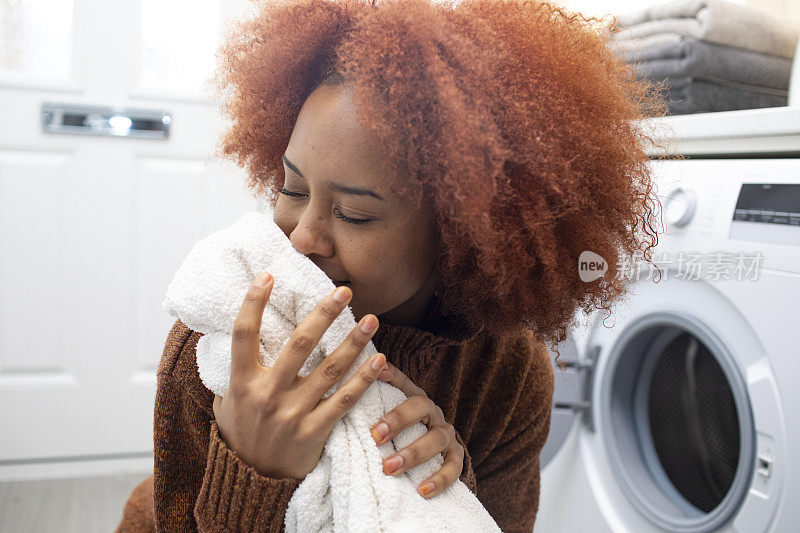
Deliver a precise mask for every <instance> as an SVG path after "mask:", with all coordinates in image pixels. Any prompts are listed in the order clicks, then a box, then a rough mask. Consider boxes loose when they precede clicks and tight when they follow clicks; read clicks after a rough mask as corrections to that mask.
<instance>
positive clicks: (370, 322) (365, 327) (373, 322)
mask: <svg viewBox="0 0 800 533" xmlns="http://www.w3.org/2000/svg"><path fill="white" fill-rule="evenodd" d="M377 325H378V319H377V318H375V317H374V316H372V315H369V316H368V317H367V318H365V319H364V321H363V322H362V323H361V331H362V332H364V333H369V332H371V331H372V330H373V329H375V326H377Z"/></svg>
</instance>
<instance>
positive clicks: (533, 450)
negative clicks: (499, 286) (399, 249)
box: [117, 315, 553, 533]
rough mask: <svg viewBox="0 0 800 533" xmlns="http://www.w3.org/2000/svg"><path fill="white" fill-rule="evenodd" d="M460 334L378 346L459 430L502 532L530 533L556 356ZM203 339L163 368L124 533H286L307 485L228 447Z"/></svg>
mask: <svg viewBox="0 0 800 533" xmlns="http://www.w3.org/2000/svg"><path fill="white" fill-rule="evenodd" d="M430 316H431V315H429V317H430ZM459 331H463V329H460V328H457V327H453V325H452V324H451V323H448V322H446V321H442V320H428V321H427V322H426V329H418V328H416V327H411V326H400V325H392V324H381V325H380V327H379V328H378V331H377V332H376V333H375V334H374V336H373V338H372V341H373V343H374V344H375V347H376V349H377V350H378V351H380V352H381V353H383V354H385V355H386V358H387V360H388V361H389V362H391V363H392V364H394V365H395V366H396V367H397V368H399V369H400V370H401V371H402V372H404V373H405V374H406V375H407V376H408V377H409V378H411V380H412V381H413V382H414V383H415V384H416V385H418V386H419V387H421V388H422V389H423V390H424V391H425V392H426V393H427V394H428V396H429V397H430V398H431V399H432V400H433V401H434V403H436V404H437V405H438V406H439V407H441V409H442V411H443V412H444V415H445V418H446V419H447V421H448V422H449V423H451V424H453V426H454V427H455V429H456V438H457V439H458V441H459V443H460V444H461V445H462V446H464V449H465V452H466V453H465V456H464V467H463V470H462V474H461V480H462V481H463V482H464V483H465V484H466V485H467V486H468V487H469V488H470V490H471V491H472V492H473V493H475V494H476V495H477V497H478V499H479V500H480V501H481V502H482V503H483V505H484V507H486V509H487V510H488V511H489V514H491V515H492V517H493V518H494V519H495V521H496V522H497V524H498V525H499V526H500V528H501V529H502V530H503V531H504V532H505V533H514V532H524V533H530V532H531V530H532V528H533V523H534V519H535V518H536V511H537V509H538V503H539V452H540V451H541V449H542V446H543V444H544V441H545V439H546V437H547V432H548V429H549V426H550V407H551V402H552V396H553V372H552V367H551V365H550V357H549V354H548V351H547V349H546V348H545V346H544V345H543V344H541V343H539V342H537V341H536V340H535V339H534V338H533V336H532V335H531V333H530V332H528V331H524V332H520V333H518V334H514V335H509V336H506V337H503V338H500V339H496V338H494V337H490V336H487V335H482V334H478V335H474V334H473V335H472V336H466V334H465V333H459ZM201 336H202V334H201V333H198V332H196V331H192V330H191V329H189V328H188V327H187V326H186V325H185V324H184V323H183V322H181V321H180V320H176V321H175V324H174V325H173V327H172V329H171V331H170V332H169V336H168V338H167V341H166V345H165V347H164V353H163V355H162V358H161V362H160V364H159V367H158V386H157V391H156V403H155V419H154V448H155V449H154V474H153V475H152V476H150V477H148V478H147V479H145V480H144V481H143V482H142V483H141V484H140V485H139V486H138V487H136V489H135V490H134V491H133V493H132V494H131V496H130V497H129V499H128V502H127V504H126V506H125V509H124V511H123V516H122V521H121V522H120V524H119V526H118V528H117V532H118V533H124V532H137V533H139V532H144V531H196V530H199V531H215V532H216V531H275V532H277V531H283V530H284V527H283V521H284V516H285V513H286V507H287V505H288V502H289V500H290V499H291V497H292V493H293V492H294V489H295V488H296V487H297V486H298V485H299V484H300V480H297V479H292V478H281V479H277V478H270V477H266V476H263V475H261V474H259V473H258V472H257V471H256V470H255V469H253V468H252V467H250V466H249V465H247V464H245V463H244V462H242V461H241V460H240V459H239V457H238V456H237V455H236V453H235V452H233V451H232V450H230V449H229V448H228V447H227V446H226V445H225V442H224V441H222V440H221V439H220V436H219V433H218V430H217V426H216V421H215V420H214V411H213V407H212V405H213V400H214V394H213V393H212V392H211V391H210V390H208V389H207V388H206V387H205V386H204V385H203V383H202V382H201V381H200V377H199V375H198V372H197V360H196V353H195V350H196V346H197V341H198V339H199V338H200V337H201Z"/></svg>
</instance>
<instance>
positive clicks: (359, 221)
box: [278, 187, 372, 225]
mask: <svg viewBox="0 0 800 533" xmlns="http://www.w3.org/2000/svg"><path fill="white" fill-rule="evenodd" d="M278 192H279V193H281V194H284V195H286V196H288V197H290V198H302V197H304V196H306V195H305V194H304V193H300V192H293V191H290V190H288V189H286V188H284V187H281V188H280V189H278ZM333 214H334V215H335V216H336V218H338V219H340V220H344V221H345V222H347V223H349V224H355V225H359V224H366V223H367V222H372V219H370V218H351V217H349V216H347V215H345V214H344V213H342V211H341V210H340V209H339V208H338V207H335V208H334V209H333Z"/></svg>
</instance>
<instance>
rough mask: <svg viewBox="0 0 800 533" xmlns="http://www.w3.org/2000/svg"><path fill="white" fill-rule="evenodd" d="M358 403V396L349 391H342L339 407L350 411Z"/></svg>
mask: <svg viewBox="0 0 800 533" xmlns="http://www.w3.org/2000/svg"><path fill="white" fill-rule="evenodd" d="M357 401H358V396H356V395H355V394H353V393H352V392H350V391H348V390H342V392H341V393H340V394H339V405H340V406H341V407H343V408H344V409H346V410H347V411H349V410H350V409H352V408H353V406H354V405H355V404H356V402H357Z"/></svg>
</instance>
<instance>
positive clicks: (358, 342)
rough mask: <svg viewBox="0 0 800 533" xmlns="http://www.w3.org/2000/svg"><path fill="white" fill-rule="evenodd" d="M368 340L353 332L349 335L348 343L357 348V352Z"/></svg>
mask: <svg viewBox="0 0 800 533" xmlns="http://www.w3.org/2000/svg"><path fill="white" fill-rule="evenodd" d="M368 342H369V339H365V338H364V337H362V336H361V335H359V334H357V333H353V334H351V335H350V343H351V344H352V345H353V346H355V347H356V348H358V351H359V352H360V351H361V350H363V349H364V346H366V345H367V343H368Z"/></svg>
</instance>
